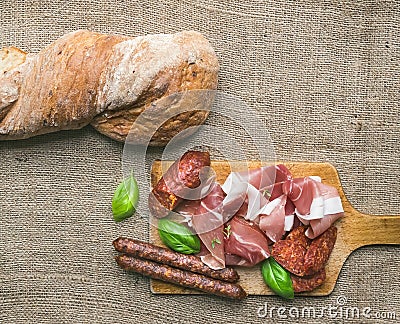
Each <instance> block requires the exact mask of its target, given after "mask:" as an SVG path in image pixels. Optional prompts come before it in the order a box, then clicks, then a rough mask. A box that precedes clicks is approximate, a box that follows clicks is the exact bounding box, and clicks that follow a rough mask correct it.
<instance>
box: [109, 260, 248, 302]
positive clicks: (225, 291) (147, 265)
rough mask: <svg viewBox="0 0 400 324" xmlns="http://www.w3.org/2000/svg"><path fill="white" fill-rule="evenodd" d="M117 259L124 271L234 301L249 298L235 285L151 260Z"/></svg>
mask: <svg viewBox="0 0 400 324" xmlns="http://www.w3.org/2000/svg"><path fill="white" fill-rule="evenodd" d="M115 259H116V261H117V263H118V265H119V266H120V267H121V268H122V269H124V270H127V271H134V272H137V273H140V274H142V275H144V276H147V277H150V278H153V279H158V280H162V281H165V282H169V283H173V284H177V285H180V286H184V287H188V288H194V289H197V290H200V291H203V292H207V293H210V294H214V295H218V296H222V297H229V298H232V299H243V298H245V297H246V296H247V293H246V292H245V290H244V289H243V288H242V287H241V286H240V285H238V284H235V283H230V282H225V281H221V280H217V279H213V278H209V277H206V276H204V275H201V274H197V273H193V272H190V271H185V270H181V269H177V268H173V267H170V266H168V265H165V264H159V263H157V262H153V261H149V260H142V259H137V258H135V257H132V256H129V255H126V254H121V255H119V256H117V257H116V258H115Z"/></svg>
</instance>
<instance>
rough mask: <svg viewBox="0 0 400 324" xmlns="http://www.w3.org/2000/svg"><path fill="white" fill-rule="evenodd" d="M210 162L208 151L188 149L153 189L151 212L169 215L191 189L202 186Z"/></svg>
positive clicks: (157, 215) (149, 201)
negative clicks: (202, 177) (203, 175)
mask: <svg viewBox="0 0 400 324" xmlns="http://www.w3.org/2000/svg"><path fill="white" fill-rule="evenodd" d="M210 163H211V161H210V153H208V152H201V151H187V152H186V153H185V154H183V155H182V157H181V158H180V159H179V160H177V161H175V162H174V163H173V164H172V165H171V166H170V167H169V168H168V170H167V172H165V174H164V175H163V176H162V177H161V179H160V180H159V181H158V183H157V184H156V186H155V187H154V188H153V190H152V191H151V193H150V195H149V199H148V203H149V209H150V212H151V213H152V214H153V215H154V216H156V217H158V218H161V217H165V216H167V215H168V212H169V211H171V210H174V209H175V208H176V207H177V206H178V205H179V204H180V203H181V202H182V200H183V198H182V197H186V196H187V194H188V192H189V191H190V189H195V188H197V187H199V186H200V184H201V177H200V175H201V172H202V169H203V168H204V167H207V166H210ZM198 198H200V197H198ZM191 199H196V197H191Z"/></svg>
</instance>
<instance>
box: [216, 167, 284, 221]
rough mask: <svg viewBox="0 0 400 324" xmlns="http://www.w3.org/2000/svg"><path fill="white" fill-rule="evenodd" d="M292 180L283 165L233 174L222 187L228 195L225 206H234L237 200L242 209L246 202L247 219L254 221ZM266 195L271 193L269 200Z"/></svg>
mask: <svg viewBox="0 0 400 324" xmlns="http://www.w3.org/2000/svg"><path fill="white" fill-rule="evenodd" d="M291 178H292V176H291V174H290V171H289V170H288V169H287V168H286V167H285V166H284V165H282V164H280V165H273V166H266V167H261V168H258V169H252V170H247V171H242V172H232V173H231V174H230V175H229V176H228V178H227V179H226V181H225V183H224V184H223V185H222V190H223V191H224V192H225V193H226V194H227V195H226V197H225V200H224V202H223V204H224V205H226V204H232V202H233V201H235V200H236V201H237V204H238V205H239V207H240V205H241V204H242V203H243V202H244V201H246V202H247V213H246V216H245V219H247V220H252V221H254V220H255V219H256V218H257V217H258V215H259V214H260V213H259V211H260V209H261V208H263V207H264V206H265V205H266V203H267V202H268V200H271V198H272V197H274V198H275V196H276V197H277V196H279V195H281V194H282V183H284V181H287V180H288V179H291ZM265 193H269V196H270V197H268V195H267V197H268V199H267V198H266V197H265ZM236 211H237V209H236Z"/></svg>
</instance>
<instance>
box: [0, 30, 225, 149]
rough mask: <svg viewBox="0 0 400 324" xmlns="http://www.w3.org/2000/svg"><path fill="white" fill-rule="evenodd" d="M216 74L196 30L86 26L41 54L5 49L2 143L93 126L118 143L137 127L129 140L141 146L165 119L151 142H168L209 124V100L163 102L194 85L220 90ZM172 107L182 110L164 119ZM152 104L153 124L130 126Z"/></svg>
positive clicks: (0, 59) (0, 57)
mask: <svg viewBox="0 0 400 324" xmlns="http://www.w3.org/2000/svg"><path fill="white" fill-rule="evenodd" d="M217 74H218V60H217V57H216V55H215V53H214V50H213V48H212V47H211V45H210V43H209V42H208V41H207V40H206V39H205V38H204V37H203V36H202V35H201V34H199V33H197V32H193V31H184V32H180V33H177V34H172V35H170V34H160V35H148V36H139V37H126V36H120V35H105V34H100V33H95V32H90V31H85V30H80V31H76V32H73V33H70V34H67V35H65V36H63V37H61V38H60V39H58V40H57V41H55V42H54V43H52V44H50V45H49V46H48V47H46V48H45V49H43V50H42V51H41V52H39V53H38V54H27V53H25V52H23V51H21V50H19V49H17V48H15V47H9V48H4V49H2V50H0V140H13V139H24V138H29V137H32V136H35V135H40V134H45V133H50V132H55V131H58V130H67V129H78V128H81V127H83V126H85V125H88V124H91V125H92V126H93V127H94V128H96V129H97V130H98V131H99V132H101V133H103V134H105V135H107V136H109V137H111V138H113V139H116V140H119V141H124V140H125V139H126V137H127V135H128V133H129V132H131V134H130V136H129V138H130V140H131V141H132V140H133V141H134V142H135V141H136V138H137V142H138V143H139V142H141V139H143V138H146V136H148V134H145V133H146V131H148V130H150V129H153V128H154V125H153V123H155V122H157V123H160V122H161V124H162V126H161V127H159V128H158V129H157V132H156V133H155V134H154V135H152V139H151V143H150V145H157V146H159V145H165V144H166V143H167V142H168V141H169V140H170V139H171V138H172V137H173V136H175V135H176V134H178V133H179V132H180V131H182V130H183V129H185V128H187V127H190V126H194V125H199V124H201V123H203V122H204V120H205V119H206V118H207V115H208V112H207V111H208V110H209V107H208V106H207V105H209V103H210V101H208V100H204V101H202V100H201V98H195V96H184V98H185V100H164V101H163V99H164V98H169V97H171V95H172V97H173V94H175V93H185V92H188V90H214V89H216V87H217ZM168 96H169V97H168ZM194 98H195V99H194ZM193 100H194V101H193ZM158 103H159V104H158ZM169 105H174V109H176V107H178V108H179V109H180V110H179V109H178V110H177V111H178V112H179V111H182V113H178V114H176V115H174V116H173V117H172V118H169V119H168V120H166V121H165V120H162V116H163V111H164V110H168V109H170V107H169ZM193 107H195V109H193ZM149 108H150V109H153V112H152V113H151V114H149V116H154V120H155V121H153V119H152V118H151V117H150V118H143V122H142V124H139V125H136V127H135V129H134V130H131V128H132V125H133V124H134V122H135V120H136V119H137V117H138V116H139V115H140V114H141V113H142V112H143V111H145V110H147V109H149ZM160 116H161V118H160ZM157 117H158V119H157ZM138 121H139V120H138ZM136 124H138V123H136Z"/></svg>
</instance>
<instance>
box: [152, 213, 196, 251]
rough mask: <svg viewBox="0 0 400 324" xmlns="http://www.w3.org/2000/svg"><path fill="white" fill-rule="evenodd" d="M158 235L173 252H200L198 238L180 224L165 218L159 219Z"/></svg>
mask: <svg viewBox="0 0 400 324" xmlns="http://www.w3.org/2000/svg"><path fill="white" fill-rule="evenodd" d="M158 234H159V235H160V238H161V241H162V242H163V243H164V244H165V245H166V246H168V247H169V248H170V249H172V250H174V251H177V252H180V253H184V254H193V253H198V252H200V240H199V238H198V236H197V235H195V234H194V233H193V232H192V231H191V230H189V229H188V228H187V227H186V226H184V225H182V224H179V223H176V222H173V221H170V220H168V219H165V218H162V219H159V220H158Z"/></svg>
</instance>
